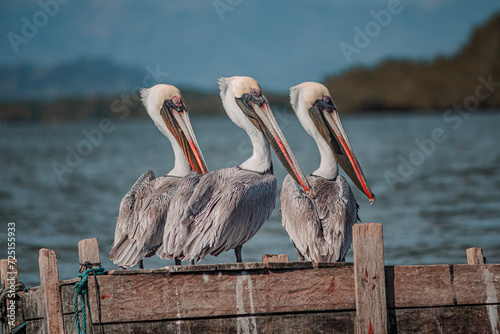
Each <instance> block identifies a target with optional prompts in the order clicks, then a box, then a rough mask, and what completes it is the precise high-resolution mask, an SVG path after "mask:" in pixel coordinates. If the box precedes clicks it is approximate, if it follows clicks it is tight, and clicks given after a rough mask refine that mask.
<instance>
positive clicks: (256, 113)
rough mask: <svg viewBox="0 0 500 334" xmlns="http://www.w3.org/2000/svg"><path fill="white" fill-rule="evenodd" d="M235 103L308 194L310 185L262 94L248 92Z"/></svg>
mask: <svg viewBox="0 0 500 334" xmlns="http://www.w3.org/2000/svg"><path fill="white" fill-rule="evenodd" d="M236 103H237V104H238V106H239V107H240V108H241V110H243V112H244V113H245V115H246V116H247V117H248V118H249V119H250V121H251V122H252V123H253V124H254V125H255V127H257V129H259V130H260V131H261V132H262V133H263V134H264V136H265V137H266V139H267V141H268V142H269V144H270V145H271V146H272V148H273V150H274V151H275V152H276V155H277V156H278V158H279V159H280V161H281V163H282V164H283V166H284V167H285V169H286V170H287V172H288V173H289V174H290V175H291V176H292V177H293V178H294V179H295V181H297V182H298V183H299V184H300V185H301V186H302V188H304V190H305V191H306V192H307V193H308V194H309V193H310V189H311V186H310V185H309V183H308V182H307V179H306V177H305V176H304V173H303V172H302V169H300V166H299V163H298V162H297V159H295V156H294V155H293V152H292V150H291V149H290V146H289V145H288V142H287V141H286V139H285V136H284V135H283V133H282V132H281V129H280V127H279V126H278V122H276V119H275V118H274V115H273V113H272V111H271V108H270V107H269V103H268V102H267V100H266V99H265V98H264V96H259V97H257V98H255V97H254V96H252V95H250V94H245V95H243V96H242V97H241V98H236Z"/></svg>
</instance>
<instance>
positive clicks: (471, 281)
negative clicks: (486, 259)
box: [451, 264, 500, 305]
mask: <svg viewBox="0 0 500 334" xmlns="http://www.w3.org/2000/svg"><path fill="white" fill-rule="evenodd" d="M451 268H452V269H453V270H452V272H453V281H454V285H455V290H456V301H457V304H459V305H460V304H469V305H473V304H494V303H498V301H499V300H500V265H498V264H482V265H469V264H457V265H453V266H451Z"/></svg>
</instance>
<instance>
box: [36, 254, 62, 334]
mask: <svg viewBox="0 0 500 334" xmlns="http://www.w3.org/2000/svg"><path fill="white" fill-rule="evenodd" d="M38 265H39V267H40V285H41V286H42V291H43V296H44V299H45V320H46V323H47V332H48V333H51V334H52V333H61V334H64V322H63V316H62V304H61V289H60V286H59V270H58V268H57V258H56V252H54V251H53V250H51V249H46V248H42V249H40V252H39V259H38Z"/></svg>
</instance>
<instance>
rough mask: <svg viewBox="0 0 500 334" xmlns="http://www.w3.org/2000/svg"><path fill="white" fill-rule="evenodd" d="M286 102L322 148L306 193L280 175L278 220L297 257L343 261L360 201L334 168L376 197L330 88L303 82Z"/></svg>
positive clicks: (320, 260) (369, 194)
mask: <svg viewBox="0 0 500 334" xmlns="http://www.w3.org/2000/svg"><path fill="white" fill-rule="evenodd" d="M290 103H291V105H292V107H293V110H294V111H295V113H296V115H297V117H298V119H299V121H300V123H301V124H302V126H303V127H304V129H305V130H306V131H307V133H309V135H311V137H313V138H314V140H315V141H316V144H317V145H318V149H319V152H320V157H321V162H320V166H319V168H318V169H317V170H316V171H315V172H313V173H312V174H311V175H310V176H308V177H307V181H308V182H309V184H310V186H311V191H310V194H307V193H304V191H303V190H302V188H301V186H300V185H299V184H297V182H296V181H295V180H293V179H292V178H291V177H289V176H288V175H287V176H286V177H285V179H284V181H283V187H282V190H281V199H280V210H281V223H282V225H283V227H284V228H285V230H286V231H287V232H288V235H289V236H290V239H291V240H292V242H293V244H294V246H295V249H296V250H297V254H298V257H299V261H303V260H304V257H306V258H307V259H309V260H311V261H314V262H339V261H341V262H343V261H344V260H345V255H346V253H347V251H348V250H349V247H350V246H351V243H352V226H353V225H354V224H355V223H356V221H357V220H358V204H357V203H356V200H355V199H354V195H353V193H352V191H351V188H350V187H349V184H348V183H347V180H346V179H345V178H344V177H343V176H342V175H339V173H338V165H340V166H341V167H342V169H344V171H345V172H346V173H347V175H348V176H349V177H350V179H351V180H352V181H353V182H354V184H355V185H356V186H357V187H358V188H359V189H360V190H361V191H362V192H364V193H365V195H366V196H368V198H369V199H370V203H373V201H375V196H374V195H373V193H372V191H371V190H370V187H369V186H368V184H367V182H366V179H365V176H364V175H363V171H362V170H361V167H360V165H359V162H358V160H357V158H356V156H355V155H354V151H353V149H352V147H351V144H350V142H349V139H348V138H347V135H346V133H345V131H344V128H343V126H342V123H341V122H340V118H339V115H338V112H337V108H336V107H335V104H334V103H333V100H332V97H331V95H330V92H329V91H328V89H327V88H326V87H325V86H323V85H322V84H319V83H315V82H304V83H302V84H300V85H297V86H295V87H292V88H291V89H290Z"/></svg>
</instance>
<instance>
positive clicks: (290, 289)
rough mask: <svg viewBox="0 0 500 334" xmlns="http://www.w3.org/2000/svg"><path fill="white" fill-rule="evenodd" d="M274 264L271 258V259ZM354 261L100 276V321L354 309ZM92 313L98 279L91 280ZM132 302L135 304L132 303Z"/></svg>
mask: <svg viewBox="0 0 500 334" xmlns="http://www.w3.org/2000/svg"><path fill="white" fill-rule="evenodd" d="M269 264H270V263H269ZM352 276H353V268H352V266H342V267H333V268H323V269H318V268H314V269H310V270H300V271H294V270H285V269H279V270H276V271H272V270H269V271H264V270H256V271H248V272H246V271H241V272H237V271H224V272H206V273H203V274H202V273H197V274H184V275H181V274H178V275H171V274H168V273H156V274H143V275H140V274H137V275H103V276H98V277H97V279H98V282H99V287H100V295H101V306H102V321H103V322H104V323H107V322H128V321H143V320H145V319H148V320H164V319H177V318H196V317H216V316H230V315H234V316H236V315H240V314H264V313H276V312H304V311H305V312H311V311H327V310H353V309H354V282H353V280H352ZM89 297H90V300H91V302H90V304H91V307H92V313H93V314H96V312H97V308H96V305H95V283H94V280H89ZM130 305H134V307H130Z"/></svg>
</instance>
